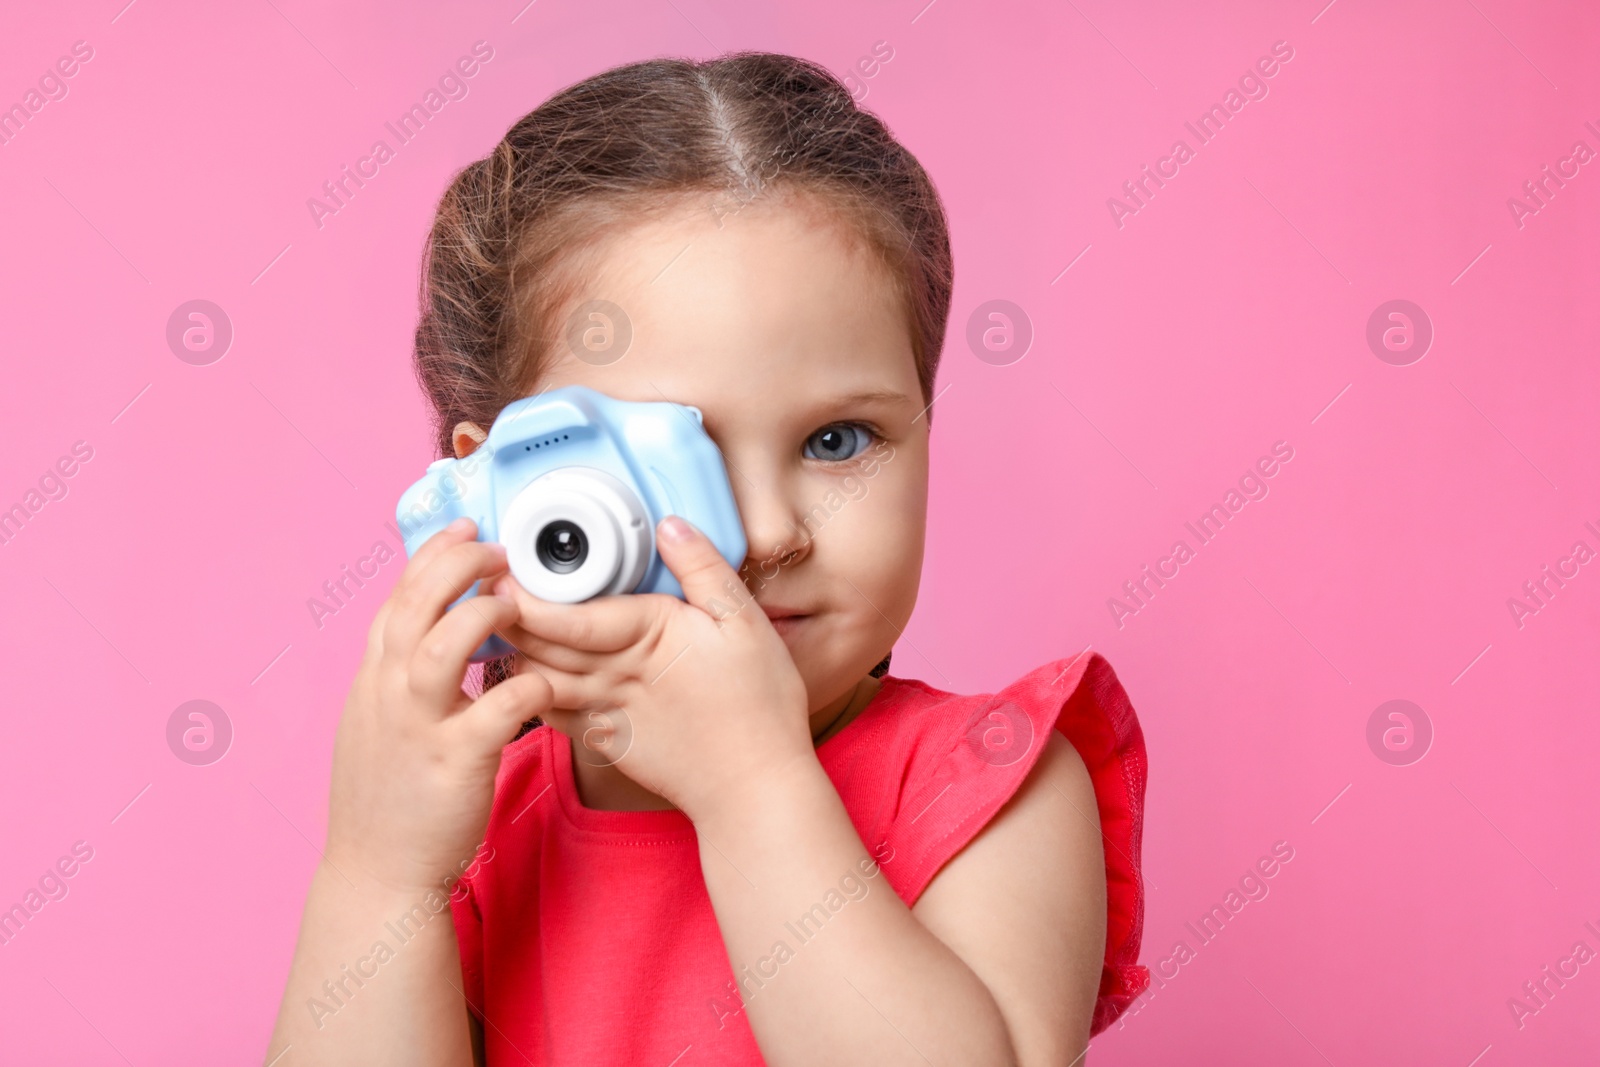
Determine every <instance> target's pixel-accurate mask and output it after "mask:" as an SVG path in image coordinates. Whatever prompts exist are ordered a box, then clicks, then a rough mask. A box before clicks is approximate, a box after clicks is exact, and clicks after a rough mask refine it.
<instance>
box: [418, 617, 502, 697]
mask: <svg viewBox="0 0 1600 1067" xmlns="http://www.w3.org/2000/svg"><path fill="white" fill-rule="evenodd" d="M516 617H517V606H516V605H515V604H513V603H511V601H509V600H507V599H505V598H504V597H498V596H475V597H469V598H468V599H467V600H465V601H463V602H462V603H460V604H457V605H456V606H455V607H453V608H451V609H450V610H449V611H447V612H445V615H444V618H442V619H440V620H439V621H438V622H437V623H436V624H434V627H433V629H431V630H429V631H428V632H427V633H426V634H425V635H424V636H423V638H422V640H421V641H419V642H418V643H417V648H416V651H415V652H413V653H412V654H411V660H410V662H409V663H408V665H407V667H406V680H407V682H408V683H409V685H410V688H411V692H413V693H415V694H416V695H417V696H419V697H422V698H424V699H425V700H428V701H431V702H432V703H433V704H434V706H436V707H438V708H439V710H440V713H441V714H443V713H445V712H448V711H449V710H450V709H451V708H452V706H453V705H454V703H455V701H456V697H457V694H458V693H459V692H460V691H461V681H462V679H463V678H465V677H466V673H467V659H468V657H469V656H471V655H472V654H473V653H474V652H476V651H477V649H478V646H479V645H481V644H483V642H484V639H485V638H487V637H488V636H489V635H490V634H492V633H500V634H501V636H504V635H505V628H506V627H508V626H510V625H511V623H512V622H513V621H514V620H515V619H516Z"/></svg>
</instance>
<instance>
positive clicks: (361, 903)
mask: <svg viewBox="0 0 1600 1067" xmlns="http://www.w3.org/2000/svg"><path fill="white" fill-rule="evenodd" d="M425 898H426V893H408V892H405V891H399V890H394V889H388V888H385V887H382V886H378V885H375V884H366V885H364V886H359V887H358V886H353V885H351V884H350V883H348V882H346V881H345V877H344V875H343V874H341V873H340V871H339V870H338V869H336V868H335V867H333V866H332V864H330V863H328V862H324V863H322V864H320V865H319V866H318V867H317V871H316V873H315V874H314V875H313V876H312V879H311V891H310V893H309V894H308V896H307V898H306V910H305V915H304V917H303V918H302V920H301V923H300V940H299V944H298V946H297V947H296V950H295V956H294V962H293V963H292V964H291V965H290V970H289V981H288V983H287V986H286V988H285V989H284V994H283V1003H282V1005H281V1006H280V1007H279V1009H278V1022H277V1026H276V1027H275V1029H274V1030H273V1034H272V1042H271V1044H270V1045H268V1047H267V1057H266V1060H265V1062H266V1063H269V1064H273V1067H300V1065H302V1064H355V1063H382V1064H396V1065H404V1064H419V1065H420V1064H429V1065H433V1064H437V1065H441V1067H470V1065H471V1064H472V1063H473V1057H472V1044H471V1039H470V1035H469V1031H468V1025H467V1020H468V1015H467V1008H466V1000H465V999H464V998H463V996H462V993H461V957H460V953H459V950H458V949H457V947H456V933H455V925H454V923H453V921H452V920H451V917H450V909H449V907H448V906H446V907H445V909H444V910H443V912H442V913H441V914H438V915H429V918H428V919H426V920H423V919H422V918H421V915H422V914H429V913H428V908H427V905H426V904H425V903H423V901H424V900H425ZM419 907H420V908H421V914H419V912H418V910H417V909H418V908H419ZM407 915H409V916H411V920H410V922H409V923H408V924H407V925H406V927H405V931H404V932H406V933H407V935H408V940H407V941H405V943H404V944H401V943H399V939H398V937H397V936H396V935H395V934H394V933H392V932H391V931H390V930H389V929H388V928H387V927H386V926H385V924H386V923H387V924H390V925H394V924H395V923H396V920H398V919H400V918H401V917H403V916H407ZM396 929H399V927H396ZM380 943H381V944H383V945H386V946H387V949H388V951H387V952H383V951H380V952H374V947H375V946H376V945H378V944H380ZM380 960H381V961H382V962H380ZM278 1056H282V1057H283V1058H282V1059H281V1060H277V1061H276V1062H274V1057H278Z"/></svg>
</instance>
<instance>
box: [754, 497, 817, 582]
mask: <svg viewBox="0 0 1600 1067" xmlns="http://www.w3.org/2000/svg"><path fill="white" fill-rule="evenodd" d="M745 488H747V489H748V487H745ZM737 499H738V503H739V517H740V518H741V519H742V520H743V521H744V535H745V541H746V545H747V547H746V549H745V563H744V566H743V567H741V568H740V573H741V574H742V575H743V576H745V577H747V578H748V577H750V576H751V573H754V574H757V575H759V576H760V577H762V578H765V579H771V578H772V577H773V576H774V575H775V574H776V573H777V571H778V570H779V569H787V568H789V567H792V566H794V565H795V564H797V563H799V562H801V561H802V560H804V559H805V558H806V557H807V556H809V555H810V554H811V538H812V534H811V531H810V530H809V529H807V528H806V526H805V524H804V522H803V520H802V519H801V517H800V516H801V514H802V511H801V509H799V508H798V507H797V506H796V505H795V504H794V503H793V502H792V501H790V500H789V499H787V497H785V496H784V495H783V494H782V493H779V492H775V491H774V490H773V488H770V487H769V488H766V489H753V490H749V491H747V492H744V493H739V494H737Z"/></svg>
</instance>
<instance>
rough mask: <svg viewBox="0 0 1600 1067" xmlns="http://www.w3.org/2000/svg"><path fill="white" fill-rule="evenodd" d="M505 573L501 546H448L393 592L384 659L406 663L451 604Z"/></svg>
mask: <svg viewBox="0 0 1600 1067" xmlns="http://www.w3.org/2000/svg"><path fill="white" fill-rule="evenodd" d="M505 569H506V550H505V546H504V545H500V544H496V543H494V542H488V543H485V542H482V541H467V542H458V543H456V544H453V545H449V546H447V547H446V548H445V549H444V551H442V552H440V553H439V554H437V555H436V556H434V558H433V561H432V563H431V564H430V565H429V566H428V567H427V569H426V570H423V571H420V572H418V574H417V575H416V576H415V577H414V578H412V579H411V581H409V582H407V583H405V584H404V585H402V586H400V587H398V588H396V590H395V592H394V595H393V596H392V597H391V599H392V600H394V601H395V602H396V603H395V605H394V607H393V608H392V609H390V613H389V619H388V622H387V623H386V624H385V625H384V629H383V650H384V655H385V656H386V657H389V656H392V657H394V658H395V659H396V660H397V661H398V662H402V663H403V662H405V661H407V660H409V659H410V658H411V654H412V653H413V652H415V651H416V647H417V643H418V642H419V641H421V640H422V637H423V635H424V634H426V633H427V632H428V631H429V630H431V629H433V626H434V624H435V623H437V622H438V621H439V618H440V617H441V616H442V615H443V614H444V613H445V608H446V607H448V606H449V604H450V602H451V601H453V600H455V599H456V598H457V597H459V596H460V595H461V594H463V593H465V592H466V591H467V589H468V588H469V587H470V586H471V585H472V583H473V582H475V581H477V580H478V579H479V578H488V577H490V576H492V575H494V574H497V573H499V572H501V571H503V570H505Z"/></svg>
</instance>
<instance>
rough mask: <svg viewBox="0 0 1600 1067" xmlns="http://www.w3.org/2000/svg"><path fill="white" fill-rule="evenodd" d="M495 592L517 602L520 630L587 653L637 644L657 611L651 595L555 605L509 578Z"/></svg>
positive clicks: (497, 583) (657, 606) (603, 598)
mask: <svg viewBox="0 0 1600 1067" xmlns="http://www.w3.org/2000/svg"><path fill="white" fill-rule="evenodd" d="M494 592H495V594H496V595H498V596H506V595H509V596H510V597H511V598H512V599H513V600H515V601H516V604H517V608H518V609H519V611H520V612H521V616H520V621H521V625H522V628H523V629H524V630H526V631H528V632H529V633H530V634H535V635H537V636H539V637H543V638H544V639H545V640H547V641H554V642H556V643H558V644H562V645H565V646H566V647H568V648H576V649H581V650H583V651H586V652H616V651H619V650H621V649H624V648H627V647H628V646H629V645H633V644H636V643H637V642H638V641H639V639H640V638H642V637H643V636H644V635H645V634H646V633H648V632H649V630H650V627H651V625H652V620H653V618H654V614H653V613H654V612H656V611H659V610H660V607H659V605H656V604H652V603H650V600H651V599H652V596H653V594H643V595H637V594H632V593H629V594H626V595H619V596H601V597H595V598H594V599H593V600H585V601H583V602H582V603H579V604H557V603H555V602H554V601H551V600H541V599H540V598H538V597H536V596H534V595H533V594H532V593H530V592H528V591H527V590H526V589H524V588H522V584H521V583H520V582H518V581H516V580H515V579H514V578H512V577H511V576H510V575H509V574H508V575H506V576H505V577H504V578H503V579H501V580H500V581H497V582H495V583H494ZM667 599H671V598H667Z"/></svg>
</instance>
